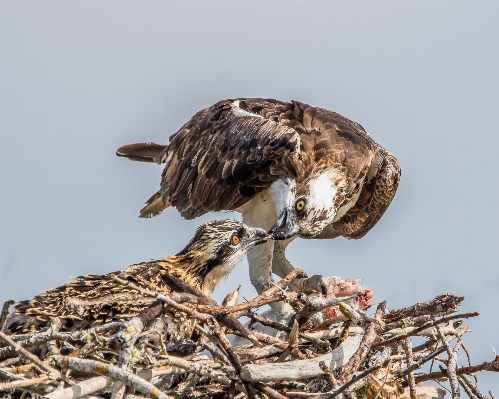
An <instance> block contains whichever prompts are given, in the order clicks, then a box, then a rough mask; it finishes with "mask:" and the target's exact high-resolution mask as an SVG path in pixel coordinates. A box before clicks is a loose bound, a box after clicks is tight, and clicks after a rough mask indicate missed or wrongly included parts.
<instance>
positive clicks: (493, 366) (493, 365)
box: [415, 348, 499, 384]
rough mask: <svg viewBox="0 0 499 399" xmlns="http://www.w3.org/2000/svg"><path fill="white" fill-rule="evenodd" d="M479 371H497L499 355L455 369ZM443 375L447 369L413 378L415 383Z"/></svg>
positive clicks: (459, 370)
mask: <svg viewBox="0 0 499 399" xmlns="http://www.w3.org/2000/svg"><path fill="white" fill-rule="evenodd" d="M444 350H445V349H444V348H441V349H440V353H441V352H443V351H444ZM479 371H492V372H496V373H499V356H496V358H495V359H494V360H493V361H491V362H483V363H482V364H479V365H476V366H470V367H460V368H458V369H457V370H456V374H474V373H477V372H479ZM444 377H447V370H444V371H436V372H433V373H429V374H423V375H419V376H417V377H416V378H415V380H416V384H418V383H420V382H424V381H429V380H438V379H440V378H444Z"/></svg>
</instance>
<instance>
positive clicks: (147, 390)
mask: <svg viewBox="0 0 499 399" xmlns="http://www.w3.org/2000/svg"><path fill="white" fill-rule="evenodd" d="M50 361H51V363H52V364H54V365H56V366H57V367H60V368H69V369H72V370H77V371H81V372H84V373H94V374H99V375H105V376H107V377H110V378H112V379H114V380H116V381H120V382H122V383H123V384H125V385H127V386H129V387H131V388H133V389H135V390H137V391H138V392H140V393H141V394H143V395H146V396H148V397H150V398H153V399H168V396H167V395H165V394H164V393H162V392H161V391H160V390H159V389H158V388H156V387H155V386H154V385H152V384H151V383H150V382H147V381H146V380H144V379H142V378H140V377H138V376H136V375H134V374H132V373H130V372H128V371H125V370H122V369H120V368H118V367H116V366H112V365H109V364H106V363H103V362H98V361H96V360H88V359H79V358H75V357H69V356H59V355H58V356H52V357H51V358H50Z"/></svg>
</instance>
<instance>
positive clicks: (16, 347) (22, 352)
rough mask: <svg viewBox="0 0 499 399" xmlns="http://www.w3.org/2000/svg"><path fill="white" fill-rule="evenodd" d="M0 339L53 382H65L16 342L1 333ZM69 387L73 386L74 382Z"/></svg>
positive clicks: (53, 370)
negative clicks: (47, 374) (47, 375)
mask: <svg viewBox="0 0 499 399" xmlns="http://www.w3.org/2000/svg"><path fill="white" fill-rule="evenodd" d="M0 338H1V339H2V340H3V341H5V342H6V343H7V344H9V345H10V346H11V347H12V349H14V351H16V352H17V353H19V354H20V355H21V356H22V357H24V358H25V359H28V360H29V361H30V362H31V363H34V364H36V366H37V367H38V368H39V369H40V370H43V371H46V372H47V373H49V376H50V378H52V379H53V380H58V379H63V380H66V379H65V378H64V377H63V376H62V375H61V373H59V371H57V370H56V369H54V368H53V367H50V366H49V365H47V364H45V363H43V362H42V361H41V360H40V359H39V358H38V357H37V356H35V355H33V354H32V353H30V352H28V351H27V350H26V349H24V348H23V347H22V346H21V345H19V344H18V343H17V342H14V341H13V340H12V339H11V338H10V337H9V336H8V335H6V334H4V333H3V332H1V331H0ZM70 385H74V382H73V383H72V384H71V383H70Z"/></svg>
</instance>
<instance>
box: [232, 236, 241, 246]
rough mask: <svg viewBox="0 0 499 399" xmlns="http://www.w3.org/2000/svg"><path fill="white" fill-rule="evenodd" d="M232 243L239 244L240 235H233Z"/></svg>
mask: <svg viewBox="0 0 499 399" xmlns="http://www.w3.org/2000/svg"><path fill="white" fill-rule="evenodd" d="M231 241H232V245H237V244H239V237H238V236H232V240H231Z"/></svg>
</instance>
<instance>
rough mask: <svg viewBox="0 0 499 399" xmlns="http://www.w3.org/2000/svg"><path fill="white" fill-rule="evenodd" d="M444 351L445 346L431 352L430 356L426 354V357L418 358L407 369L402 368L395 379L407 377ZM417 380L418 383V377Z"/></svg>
mask: <svg viewBox="0 0 499 399" xmlns="http://www.w3.org/2000/svg"><path fill="white" fill-rule="evenodd" d="M444 351H445V348H440V349H437V350H436V351H435V352H433V353H430V354H429V355H428V356H425V357H423V358H421V359H420V360H418V361H417V362H414V363H412V365H410V366H409V367H407V368H406V369H405V370H402V371H401V372H399V373H397V374H396V375H395V376H394V377H393V379H398V378H402V377H405V376H406V375H408V374H409V373H411V372H413V371H414V370H417V369H418V368H420V367H421V366H422V365H423V364H425V363H426V362H427V361H429V360H431V359H433V358H434V357H436V356H438V355H440V354H441V353H442V352H444ZM415 380H416V381H415V382H416V384H417V383H418V382H419V381H418V380H417V378H415Z"/></svg>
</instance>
